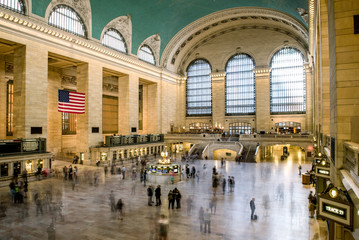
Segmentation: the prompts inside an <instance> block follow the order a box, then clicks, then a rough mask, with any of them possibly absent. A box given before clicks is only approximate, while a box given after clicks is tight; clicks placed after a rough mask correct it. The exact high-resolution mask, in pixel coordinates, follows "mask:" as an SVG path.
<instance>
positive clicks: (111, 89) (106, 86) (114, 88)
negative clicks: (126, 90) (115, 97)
mask: <svg viewBox="0 0 359 240" xmlns="http://www.w3.org/2000/svg"><path fill="white" fill-rule="evenodd" d="M103 90H104V91H109V92H115V93H118V85H115V84H111V83H104V84H103Z"/></svg>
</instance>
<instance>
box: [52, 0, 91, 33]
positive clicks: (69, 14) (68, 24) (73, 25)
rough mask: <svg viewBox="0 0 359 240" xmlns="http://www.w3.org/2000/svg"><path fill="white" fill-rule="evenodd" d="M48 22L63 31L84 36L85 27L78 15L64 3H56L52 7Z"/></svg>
mask: <svg viewBox="0 0 359 240" xmlns="http://www.w3.org/2000/svg"><path fill="white" fill-rule="evenodd" d="M49 24H50V25H52V26H54V27H57V28H60V29H62V30H64V31H67V32H70V33H73V34H76V35H78V36H80V37H86V28H85V25H84V23H83V21H82V20H81V18H80V16H79V15H78V14H77V13H76V12H75V10H73V9H72V8H70V7H69V6H66V5H57V6H56V7H54V9H52V12H51V13H50V17H49Z"/></svg>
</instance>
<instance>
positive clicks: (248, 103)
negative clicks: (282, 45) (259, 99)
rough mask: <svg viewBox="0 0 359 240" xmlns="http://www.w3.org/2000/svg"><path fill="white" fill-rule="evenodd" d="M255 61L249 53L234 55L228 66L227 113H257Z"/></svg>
mask: <svg viewBox="0 0 359 240" xmlns="http://www.w3.org/2000/svg"><path fill="white" fill-rule="evenodd" d="M253 69H254V61H253V59H252V58H251V57H250V56H248V55H247V54H238V55H235V56H234V57H232V58H231V59H230V60H229V61H228V63H227V66H226V115H241V114H242V115H243V114H254V113H255V107H256V104H255V81H254V72H253Z"/></svg>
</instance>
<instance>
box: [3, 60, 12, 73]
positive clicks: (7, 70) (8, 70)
mask: <svg viewBox="0 0 359 240" xmlns="http://www.w3.org/2000/svg"><path fill="white" fill-rule="evenodd" d="M5 73H8V74H9V73H10V74H11V73H14V64H12V63H9V62H5Z"/></svg>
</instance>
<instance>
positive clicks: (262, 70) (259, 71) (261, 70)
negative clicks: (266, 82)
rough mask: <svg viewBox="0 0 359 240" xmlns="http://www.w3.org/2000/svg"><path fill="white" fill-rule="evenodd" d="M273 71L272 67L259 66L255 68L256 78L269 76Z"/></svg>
mask: <svg viewBox="0 0 359 240" xmlns="http://www.w3.org/2000/svg"><path fill="white" fill-rule="evenodd" d="M271 71H272V68H271V67H257V68H256V69H254V70H253V72H254V74H255V76H256V78H257V77H268V76H269V74H270V72H271Z"/></svg>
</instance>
